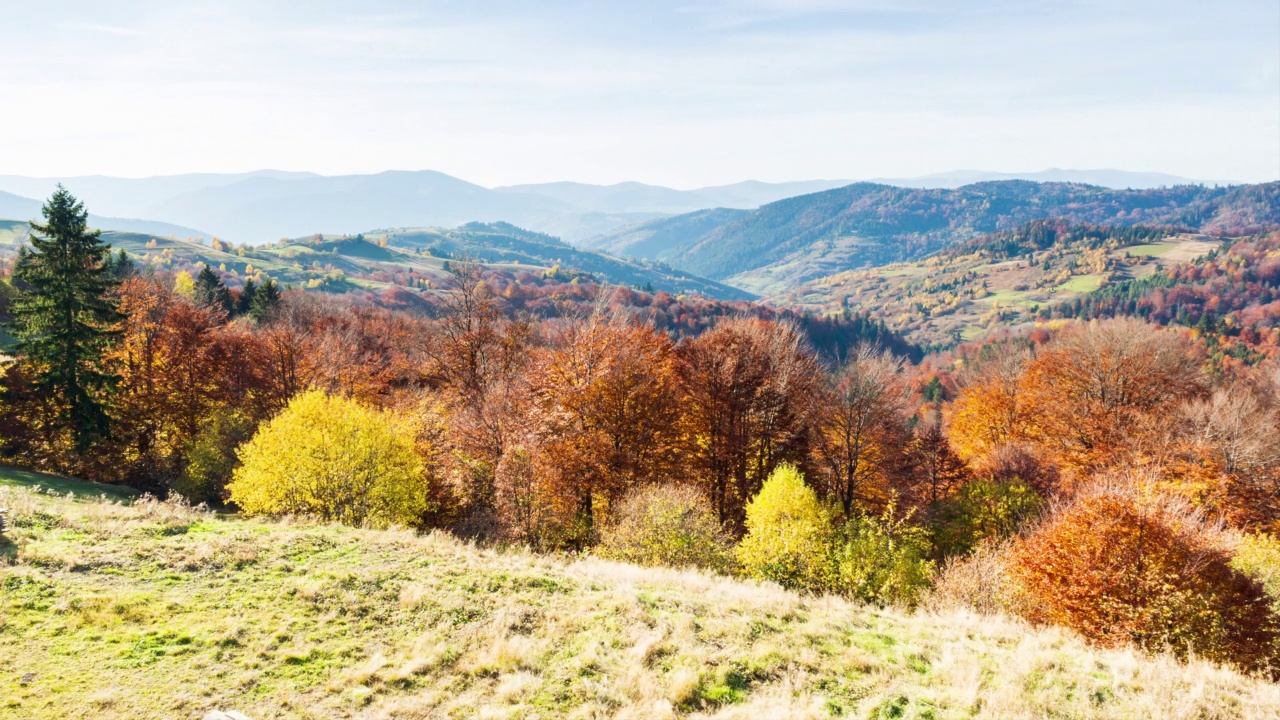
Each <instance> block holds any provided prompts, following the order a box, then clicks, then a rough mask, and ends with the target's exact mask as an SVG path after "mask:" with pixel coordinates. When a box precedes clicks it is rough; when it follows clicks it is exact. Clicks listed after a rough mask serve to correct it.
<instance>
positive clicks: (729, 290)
mask: <svg viewBox="0 0 1280 720" xmlns="http://www.w3.org/2000/svg"><path fill="white" fill-rule="evenodd" d="M365 237H366V238H369V239H371V240H375V241H376V240H385V241H386V244H387V245H388V246H389V247H393V248H399V249H403V250H408V251H411V252H413V253H415V254H417V255H419V256H421V255H423V254H425V255H428V256H433V257H474V258H477V259H480V260H482V261H484V262H486V263H493V264H518V265H528V266H535V267H543V268H547V267H557V266H559V267H562V268H564V269H573V270H577V271H581V272H586V273H590V274H592V275H595V276H598V277H599V278H600V279H603V280H605V281H607V282H610V283H615V284H625V285H631V286H633V287H652V288H653V289H654V290H665V291H667V292H669V293H672V294H699V295H706V296H707V297H711V298H717V299H722V300H747V299H751V298H752V297H753V296H752V295H751V294H750V293H747V292H744V291H742V290H739V289H737V288H734V287H731V286H728V285H724V284H722V283H717V282H715V281H712V280H707V279H705V278H701V277H698V276H696V275H694V274H692V273H687V272H684V271H681V270H677V269H675V268H671V267H669V266H667V265H665V264H663V263H659V262H642V261H636V260H624V259H622V258H618V257H614V256H612V255H607V254H604V253H600V252H593V251H590V250H580V249H578V248H575V247H573V246H571V245H568V244H567V243H564V242H562V241H560V240H559V239H557V238H554V237H551V236H550V235H544V234H542V233H537V232H532V231H529V230H524V229H521V228H518V227H515V226H514V225H511V224H509V223H488V224H486V223H467V224H466V225H462V226H461V227H458V228H455V229H452V230H447V229H442V228H405V229H397V230H379V231H373V232H370V233H366V235H365Z"/></svg>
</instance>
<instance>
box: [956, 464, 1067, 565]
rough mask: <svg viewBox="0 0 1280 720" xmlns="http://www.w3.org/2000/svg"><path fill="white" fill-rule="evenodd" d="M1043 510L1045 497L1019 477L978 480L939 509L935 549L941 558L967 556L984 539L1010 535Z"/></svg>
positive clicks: (961, 490) (996, 538)
mask: <svg viewBox="0 0 1280 720" xmlns="http://www.w3.org/2000/svg"><path fill="white" fill-rule="evenodd" d="M1043 509H1044V499H1043V498H1041V497H1040V496H1039V495H1037V494H1036V492H1035V491H1034V490H1032V489H1031V487H1029V486H1028V485H1027V484H1026V483H1024V482H1022V481H1021V480H1019V479H1013V480H1008V481H999V480H993V479H987V480H975V481H973V482H970V483H968V484H966V485H965V486H964V487H963V488H961V489H960V492H959V493H957V494H956V496H955V497H953V498H949V499H947V500H946V501H945V502H944V503H943V505H942V507H941V508H940V510H939V513H938V515H939V519H940V520H941V522H940V523H939V524H938V530H937V533H936V535H935V536H934V539H933V541H934V549H935V550H936V552H937V553H938V554H939V555H941V556H942V557H950V556H953V555H964V554H966V553H968V552H969V551H971V550H972V549H973V548H975V547H977V545H978V543H980V542H982V541H984V540H988V539H990V540H999V539H1001V538H1007V537H1009V536H1011V535H1013V534H1014V533H1015V532H1017V531H1018V528H1019V527H1021V526H1022V525H1023V523H1025V522H1027V521H1028V520H1029V519H1031V518H1033V517H1035V516H1036V515H1038V514H1039V513H1040V512H1041V511H1042V510H1043Z"/></svg>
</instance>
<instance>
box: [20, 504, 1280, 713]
mask: <svg viewBox="0 0 1280 720" xmlns="http://www.w3.org/2000/svg"><path fill="white" fill-rule="evenodd" d="M0 504H4V505H7V506H8V507H10V508H11V509H13V511H14V516H13V519H14V525H15V527H14V529H13V531H12V532H11V533H10V535H9V536H8V538H7V539H6V540H0V639H2V641H3V642H2V643H0V717H4V718H10V717H12V718H23V719H24V720H28V719H30V720H40V719H42V718H56V719H57V720H77V719H81V718H94V719H100V718H104V719H110V718H121V719H123V718H199V717H202V716H203V715H204V714H205V713H206V712H208V711H210V710H213V709H234V710H238V711H240V712H243V713H245V714H247V715H248V716H249V717H251V718H255V719H264V718H273V719H277V720H281V719H286V718H314V719H322V718H353V717H359V718H471V717H504V718H527V719H528V718H534V717H537V718H560V717H582V718H588V717H635V718H673V717H726V718H727V717H737V718H792V717H795V718H811V717H812V718H822V717H854V718H872V717H901V718H934V719H935V720H942V719H943V718H975V717H984V718H986V717H990V718H1026V717H1045V718H1048V717H1055V718H1145V717H1162V718H1192V717H1195V718H1206V719H1213V718H1231V717H1244V716H1246V713H1247V712H1254V713H1255V716H1256V717H1263V716H1276V715H1277V714H1280V693H1278V692H1277V686H1274V685H1269V684H1266V683H1263V682H1262V681H1259V680H1255V679H1249V678H1245V677H1242V676H1240V675H1238V674H1235V673H1233V672H1231V671H1229V670H1225V669H1222V668H1217V667H1214V666H1211V665H1208V664H1205V663H1198V662H1197V663H1193V664H1191V665H1182V664H1179V663H1177V662H1175V661H1173V660H1172V659H1170V658H1167V657H1160V658H1154V659H1153V658H1145V657H1142V656H1140V655H1136V654H1134V653H1132V652H1129V651H1100V650H1093V649H1090V648H1088V647H1086V646H1084V645H1083V644H1082V643H1081V642H1080V641H1079V640H1076V639H1074V638H1072V637H1069V636H1067V635H1066V634H1064V633H1060V632H1056V631H1052V630H1049V631H1036V630H1030V629H1028V628H1026V627H1025V626H1022V625H1020V624H1017V623H1013V622H1010V621H1007V620H1002V619H999V618H988V617H979V616H974V615H970V614H964V613H958V614H955V613H953V614H945V615H928V614H912V613H907V612H903V611H895V610H877V609H873V608H867V607H863V606H859V605H856V604H853V603H849V602H846V601H844V600H840V599H836V598H829V597H810V596H802V595H797V594H795V593H790V592H786V591H783V590H781V589H780V588H777V587H776V586H770V585H758V584H755V583H747V582H739V581H735V580H730V579H725V578H718V577H713V576H708V575H703V574H699V573H694V572H679V571H674V570H667V569H653V568H637V567H633V566H628V565H619V564H614V563H606V562H602V561H599V560H594V559H590V558H584V559H575V558H573V557H547V556H538V555H533V554H529V553H526V552H521V551H503V552H498V551H493V550H481V549H477V548H475V547H472V546H468V545H466V544H463V543H461V542H458V541H457V540H454V539H452V538H450V537H447V536H444V535H428V536H418V535H414V534H412V533H409V532H404V531H374V530H357V529H351V528H344V527H336V526H327V525H316V524H309V523H305V522H297V521H292V522H287V523H276V522H265V521H258V520H242V519H238V518H234V517H219V516H214V515H211V514H207V513H200V512H195V511H193V510H191V509H189V508H185V507H183V506H181V505H175V504H168V503H157V502H154V501H143V502H138V503H133V504H123V505H121V504H112V503H102V502H93V501H88V502H71V501H68V500H67V499H65V498H62V497H54V496H50V495H47V494H37V493H33V492H30V491H29V490H27V489H22V488H14V487H0ZM24 676H25V677H26V678H27V680H26V682H25V683H24V682H23V680H22V678H23V677H24Z"/></svg>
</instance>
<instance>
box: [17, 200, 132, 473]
mask: <svg viewBox="0 0 1280 720" xmlns="http://www.w3.org/2000/svg"><path fill="white" fill-rule="evenodd" d="M42 212H43V213H44V218H45V222H44V224H39V223H32V225H31V249H30V250H28V249H27V248H22V249H21V250H20V251H19V253H18V260H17V262H16V263H15V264H14V266H13V279H14V281H15V284H16V285H17V286H18V287H19V288H20V289H21V292H20V293H19V295H18V297H17V299H16V300H15V301H14V303H13V324H12V327H13V334H14V336H15V337H16V338H17V339H18V346H17V354H18V356H19V358H20V359H21V361H22V362H24V363H25V365H26V367H27V370H28V373H29V376H30V381H31V389H32V390H34V391H35V392H36V393H37V394H38V395H39V396H41V397H44V398H45V399H46V400H47V401H49V403H50V406H51V407H52V408H53V417H49V418H46V420H45V423H46V428H47V429H48V430H50V431H54V432H57V431H63V432H68V433H69V434H70V439H71V442H72V445H73V446H74V447H75V449H76V451H77V452H84V451H85V450H87V449H88V447H89V445H90V444H91V443H92V442H93V441H94V439H96V438H99V437H102V436H104V435H106V434H107V431H108V423H109V421H108V417H107V413H106V410H105V408H104V397H103V396H104V395H105V394H106V393H107V392H109V391H110V389H111V388H112V386H113V385H114V382H115V377H114V376H113V375H112V374H111V373H110V372H108V371H107V370H106V369H105V368H104V366H103V363H102V356H103V352H104V351H105V350H106V349H107V346H108V345H109V344H110V342H111V340H112V338H113V336H114V335H115V334H116V332H117V331H116V329H115V327H114V326H115V325H116V323H117V322H118V321H119V319H120V315H119V313H118V312H117V310H116V303H115V300H114V299H113V297H112V295H111V292H112V290H114V289H115V288H116V287H117V285H118V284H119V276H118V275H117V274H116V272H115V267H114V264H113V263H111V262H108V261H109V260H110V252H111V246H110V245H106V244H104V243H103V242H102V240H101V238H100V237H99V234H98V231H96V230H93V231H90V230H89V229H88V217H89V214H88V213H87V212H86V211H85V209H84V205H83V203H81V202H80V201H78V200H76V199H75V197H73V196H72V195H71V193H69V192H67V190H66V188H64V187H62V186H61V185H59V186H58V189H57V191H56V192H54V194H53V195H52V196H51V197H50V198H49V201H48V202H47V203H45V205H44V208H43V211H42Z"/></svg>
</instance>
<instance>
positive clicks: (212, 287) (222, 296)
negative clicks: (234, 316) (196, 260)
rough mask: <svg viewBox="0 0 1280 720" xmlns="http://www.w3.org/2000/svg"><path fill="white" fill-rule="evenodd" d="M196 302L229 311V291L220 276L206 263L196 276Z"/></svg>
mask: <svg viewBox="0 0 1280 720" xmlns="http://www.w3.org/2000/svg"><path fill="white" fill-rule="evenodd" d="M195 298H196V302H197V303H199V304H201V305H203V306H205V307H210V308H222V309H223V310H224V311H226V312H227V313H230V312H231V291H230V290H228V289H227V286H226V285H223V284H222V278H219V277H218V273H216V272H214V271H213V268H211V267H209V266H208V265H205V266H204V269H203V270H201V271H200V274H199V275H197V276H196V291H195Z"/></svg>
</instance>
